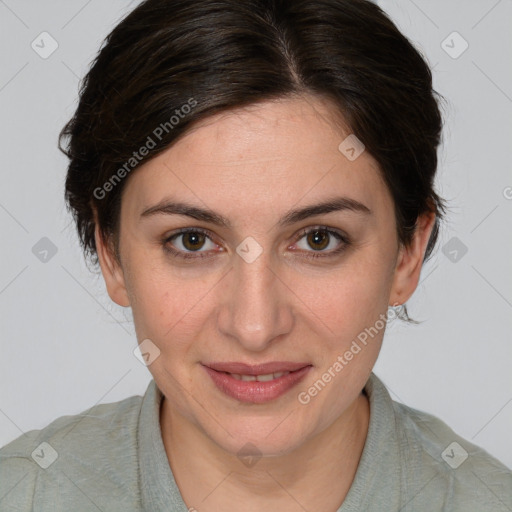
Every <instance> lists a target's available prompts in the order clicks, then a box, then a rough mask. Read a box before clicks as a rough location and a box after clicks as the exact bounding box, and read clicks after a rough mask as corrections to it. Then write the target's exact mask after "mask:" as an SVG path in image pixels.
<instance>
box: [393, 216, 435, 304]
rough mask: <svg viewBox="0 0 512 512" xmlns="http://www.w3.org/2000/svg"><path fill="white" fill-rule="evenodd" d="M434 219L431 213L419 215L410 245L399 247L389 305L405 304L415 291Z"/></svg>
mask: <svg viewBox="0 0 512 512" xmlns="http://www.w3.org/2000/svg"><path fill="white" fill-rule="evenodd" d="M435 219H436V216H435V213H433V212H432V213H425V214H422V215H420V216H419V217H418V222H417V225H416V231H415V233H414V236H413V240H412V241H411V244H410V245H409V246H407V247H404V246H401V247H400V251H399V254H398V258H397V263H396V267H395V273H394V278H393V284H392V286H391V294H390V298H389V303H390V304H393V305H397V304H405V303H406V302H407V301H408V300H409V298H410V297H411V295H412V294H413V293H414V290H416V287H417V286H418V281H419V278H420V273H421V267H422V264H423V258H424V256H425V251H426V249H427V244H428V241H429V239H430V234H431V233H432V229H433V227H434V223H435Z"/></svg>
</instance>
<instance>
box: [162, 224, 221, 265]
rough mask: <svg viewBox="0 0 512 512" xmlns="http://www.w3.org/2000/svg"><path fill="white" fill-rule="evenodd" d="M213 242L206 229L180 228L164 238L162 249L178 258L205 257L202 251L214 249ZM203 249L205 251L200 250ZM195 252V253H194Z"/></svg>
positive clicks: (215, 245)
mask: <svg viewBox="0 0 512 512" xmlns="http://www.w3.org/2000/svg"><path fill="white" fill-rule="evenodd" d="M216 247H217V244H215V243H214V242H213V241H212V240H211V238H210V236H209V234H208V232H207V231H204V230H202V229H199V228H187V229H181V230H180V231H178V233H175V234H173V235H171V236H170V237H168V238H166V239H165V240H164V249H165V250H166V251H167V252H169V253H170V254H172V255H173V256H176V257H178V258H185V259H189V258H206V257H208V256H207V255H206V254H203V253H204V252H207V251H210V250H212V249H215V248H216ZM201 249H205V251H201ZM194 253H197V254H194Z"/></svg>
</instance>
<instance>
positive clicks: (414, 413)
mask: <svg viewBox="0 0 512 512" xmlns="http://www.w3.org/2000/svg"><path fill="white" fill-rule="evenodd" d="M393 409H394V415H395V418H396V419H397V425H399V428H398V429H397V430H398V432H399V447H400V450H401V452H402V455H403V456H402V460H406V461H407V462H406V463H405V465H406V466H407V471H406V479H407V482H408V488H409V489H410V490H411V491H412V492H411V494H414V496H412V495H411V497H410V498H411V499H414V500H415V501H416V504H417V505H419V504H420V503H424V504H425V505H427V504H428V503H430V504H431V505H432V497H433V496H437V497H440V499H441V501H442V503H443V505H444V507H446V508H443V510H445V509H446V510H450V511H452V512H458V511H465V512H467V511H473V510H475V511H476V510H478V511H479V512H485V511H500V510H504V511H505V510H512V471H511V470H510V469H508V468H507V467H506V466H505V465H503V464H502V463H501V462H499V461H498V460H497V459H495V458H494V457H492V456H491V455H490V454H489V453H487V452H486V451H485V450H483V449H482V448H480V447H478V446H476V445H475V444H473V443H471V442H469V441H467V440H465V439H464V438H462V437H461V436H459V435H458V434H456V433H455V432H454V431H453V430H452V429H451V428H450V427H449V426H448V425H446V424H445V423H444V422H443V421H441V420H440V419H438V418H436V417H435V416H433V415H431V414H427V413H425V412H422V411H418V410H416V409H413V408H411V407H407V406H405V405H403V404H399V403H397V402H393Z"/></svg>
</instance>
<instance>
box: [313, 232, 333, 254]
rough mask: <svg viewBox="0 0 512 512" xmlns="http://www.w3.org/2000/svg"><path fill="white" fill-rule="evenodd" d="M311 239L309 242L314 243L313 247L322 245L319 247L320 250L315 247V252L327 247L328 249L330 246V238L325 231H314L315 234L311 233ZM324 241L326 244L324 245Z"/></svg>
mask: <svg viewBox="0 0 512 512" xmlns="http://www.w3.org/2000/svg"><path fill="white" fill-rule="evenodd" d="M309 237H310V240H309V241H310V242H311V241H312V244H313V245H318V244H321V247H319V248H315V247H313V249H315V250H321V249H325V247H327V245H329V243H328V237H327V235H326V233H325V232H323V231H314V232H313V233H310V235H309ZM322 241H323V242H324V243H322Z"/></svg>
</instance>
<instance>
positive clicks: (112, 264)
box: [94, 222, 130, 307]
mask: <svg viewBox="0 0 512 512" xmlns="http://www.w3.org/2000/svg"><path fill="white" fill-rule="evenodd" d="M94 238H95V241H96V252H97V254H98V260H99V263H100V267H101V273H102V274H103V279H104V280H105V285H106V287H107V291H108V294H109V296H110V298H111V299H112V300H113V301H114V302H115V303H116V304H119V306H124V307H128V306H129V305H130V299H129V298H128V292H127V291H126V285H125V281H124V272H123V269H122V267H121V265H120V263H119V262H118V260H117V258H116V256H115V254H114V248H113V247H112V243H110V242H109V241H105V240H103V237H102V236H101V233H100V229H99V227H98V223H97V222H96V227H95V230H94Z"/></svg>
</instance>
